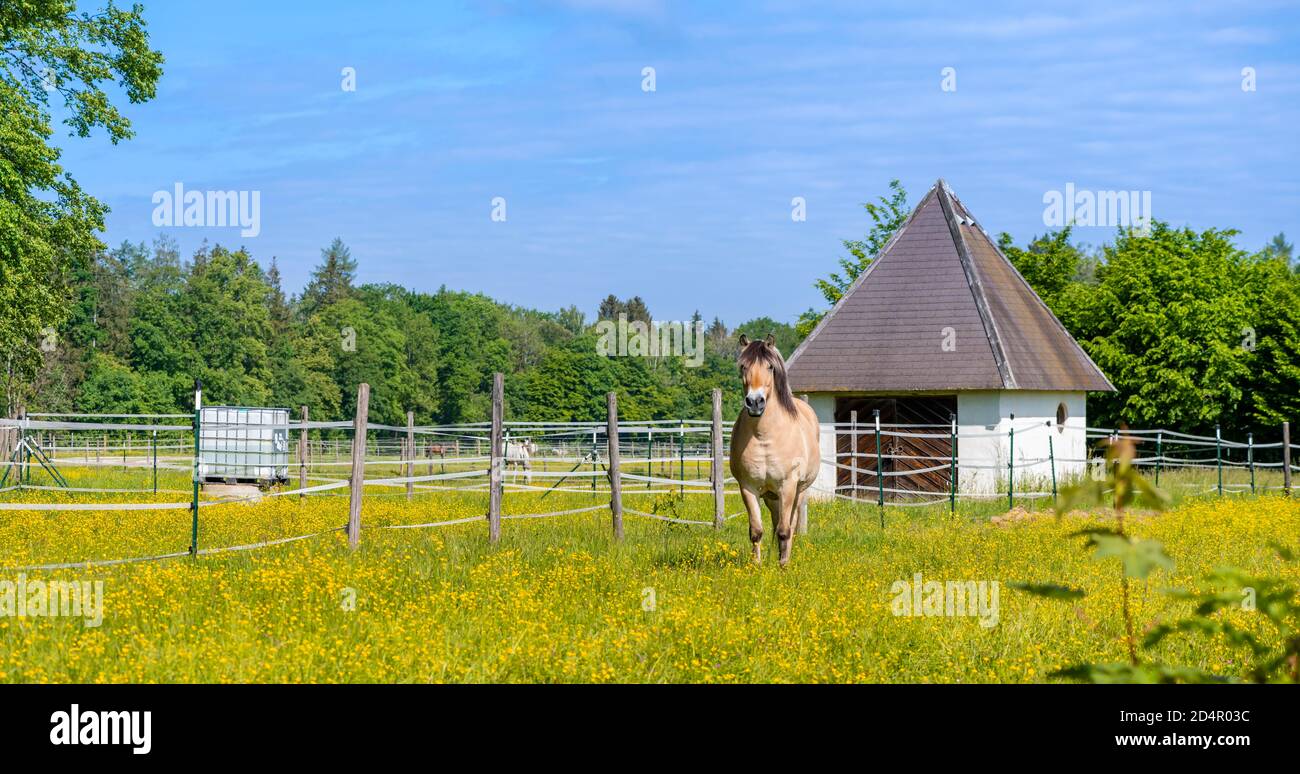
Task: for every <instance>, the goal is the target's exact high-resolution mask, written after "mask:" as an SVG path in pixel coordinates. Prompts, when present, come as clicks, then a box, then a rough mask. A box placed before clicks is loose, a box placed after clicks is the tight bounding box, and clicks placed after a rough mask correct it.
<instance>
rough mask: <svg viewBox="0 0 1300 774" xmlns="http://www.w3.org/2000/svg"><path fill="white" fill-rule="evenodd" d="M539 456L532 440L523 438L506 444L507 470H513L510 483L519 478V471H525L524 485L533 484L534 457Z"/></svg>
mask: <svg viewBox="0 0 1300 774" xmlns="http://www.w3.org/2000/svg"><path fill="white" fill-rule="evenodd" d="M535 456H537V444H536V443H535V442H534V441H533V439H531V438H521V439H519V440H512V441H508V442H506V470H508V471H509V470H513V471H514V474H513V475H512V476H511V477H510V482H511V483H514V482H515V481H517V480H518V478H519V471H520V470H522V471H524V483H525V484H531V483H533V457H535Z"/></svg>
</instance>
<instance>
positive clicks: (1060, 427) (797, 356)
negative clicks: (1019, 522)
mask: <svg viewBox="0 0 1300 774" xmlns="http://www.w3.org/2000/svg"><path fill="white" fill-rule="evenodd" d="M787 365H788V370H789V376H790V386H791V388H792V389H793V390H794V391H795V392H796V393H799V394H805V395H806V396H807V398H808V400H809V402H810V403H811V404H812V407H813V409H814V410H815V411H816V412H817V417H818V420H819V421H820V423H821V449H822V467H821V472H820V475H819V476H818V479H817V483H816V485H815V495H814V496H823V497H825V496H830V493H831V492H839V493H842V494H852V493H855V491H856V494H857V495H858V496H860V497H863V498H868V499H874V498H875V497H876V496H877V486H878V484H877V479H876V477H875V471H876V465H877V459H876V454H877V451H876V434H875V424H874V423H875V412H876V411H879V412H880V414H879V419H880V422H881V425H882V429H884V430H885V431H886V433H887V434H886V435H883V436H881V447H882V449H881V459H880V465H881V468H882V470H883V472H884V473H885V474H886V476H887V477H886V478H885V487H886V488H888V489H895V490H902V491H903V492H905V493H909V494H910V493H914V495H915V498H922V499H924V496H925V495H926V494H940V493H943V494H946V493H947V492H948V491H949V486H950V480H951V475H950V471H951V466H950V465H949V464H946V462H947V461H948V460H950V459H952V458H953V457H955V459H956V467H957V470H958V473H957V478H958V481H957V489H958V491H960V492H964V493H992V492H996V491H1000V490H1001V491H1005V488H1006V482H1007V469H1008V464H1009V463H1011V462H1012V461H1013V454H1014V462H1015V465H1016V473H1015V477H1016V481H1017V486H1016V488H1017V489H1020V488H1022V487H1021V482H1024V483H1031V482H1032V481H1033V480H1035V479H1037V480H1041V481H1044V482H1045V481H1046V479H1047V478H1048V477H1049V476H1050V474H1051V471H1050V469H1049V463H1048V461H1047V460H1048V455H1049V450H1048V438H1049V437H1050V438H1051V439H1052V453H1053V455H1054V458H1055V471H1056V474H1057V477H1058V478H1060V479H1062V480H1064V479H1067V478H1069V477H1071V476H1074V475H1078V474H1080V473H1082V472H1083V469H1084V464H1085V463H1084V460H1085V459H1086V456H1087V440H1086V432H1085V428H1086V427H1087V394H1088V392H1090V391H1091V392H1113V391H1114V390H1115V388H1114V386H1113V385H1112V384H1111V383H1110V381H1109V380H1108V379H1107V378H1106V376H1105V375H1104V374H1103V373H1102V372H1101V370H1100V369H1099V368H1098V367H1097V365H1096V364H1095V363H1093V362H1092V359H1091V358H1089V357H1088V355H1087V353H1085V352H1084V351H1083V348H1082V347H1080V346H1079V344H1078V342H1076V341H1075V340H1074V337H1072V336H1071V335H1070V334H1069V332H1068V331H1066V330H1065V327H1064V326H1063V325H1061V322H1060V321H1059V320H1057V319H1056V317H1055V315H1053V314H1052V312H1051V311H1050V310H1049V309H1048V308H1047V305H1046V304H1044V303H1043V301H1042V299H1040V298H1039V297H1038V295H1037V294H1036V293H1034V291H1033V289H1032V288H1030V287H1029V283H1027V282H1026V281H1025V279H1024V278H1023V277H1021V276H1020V273H1019V272H1017V271H1016V269H1015V268H1014V267H1013V266H1012V265H1011V262H1010V261H1009V260H1007V258H1006V256H1005V255H1003V254H1002V251H1001V250H999V249H998V247H997V244H996V243H995V242H994V241H993V240H992V239H991V238H990V237H989V235H988V234H987V233H986V232H985V231H984V229H983V228H981V227H980V225H979V223H978V222H977V221H976V220H975V218H974V216H972V215H971V214H970V212H969V211H968V210H967V209H966V208H965V207H964V206H963V205H962V203H961V201H960V200H959V199H958V198H957V197H956V196H955V195H954V194H953V193H952V191H951V190H950V189H949V188H948V186H947V184H946V183H944V181H943V180H940V181H938V182H937V183H935V185H934V187H932V188H931V189H930V190H929V192H927V193H926V195H925V197H924V198H923V199H922V200H921V203H920V204H918V205H917V207H916V209H915V210H913V211H912V213H911V215H910V216H909V217H908V218H907V221H906V222H905V223H904V224H903V226H902V227H901V228H900V229H899V230H898V232H897V233H895V234H894V236H893V238H891V239H890V241H889V243H888V244H887V245H885V247H884V249H883V250H881V251H880V253H879V254H878V255H877V256H876V257H875V260H874V261H872V263H871V265H870V266H869V267H868V268H867V270H866V271H864V272H863V273H862V274H861V275H859V276H858V278H857V280H856V281H855V282H854V283H853V285H852V286H851V287H850V288H849V290H848V292H846V293H845V294H844V296H843V298H841V299H840V301H839V303H837V304H836V305H835V306H834V308H832V309H831V311H830V312H829V313H827V315H826V316H825V317H824V318H823V319H822V321H821V323H820V324H819V325H818V326H817V328H816V329H815V330H814V331H813V332H812V333H811V334H810V335H809V336H808V338H807V339H805V340H804V342H803V343H802V344H800V345H799V347H798V349H796V350H795V351H794V353H793V354H792V355H791V356H790V358H789V360H788V363H787ZM954 416H955V420H956V426H957V436H958V437H957V441H956V448H955V449H954V448H953V446H954V443H953V441H952V440H951V433H950V423H951V421H952V418H953V417H954ZM1013 417H1014V419H1013ZM855 418H856V420H857V424H856V425H854V419H855ZM891 425H894V426H896V425H912V426H913V427H912V428H898V427H890V426H891ZM1013 426H1014V428H1015V441H1014V444H1013V443H1012V442H1011V438H1010V436H1011V433H1010V432H1009V431H1010V430H1011V428H1012V427H1013ZM894 433H897V435H895V434H894ZM1013 446H1014V450H1013ZM832 450H834V451H833V454H834V457H833V459H834V460H835V462H834V463H833V462H832V461H831V460H832ZM855 450H856V452H857V453H856V454H854V453H853V452H854V451H855ZM891 474H892V475H891ZM855 481H856V483H857V487H858V488H857V489H856V490H855V488H854V483H855ZM892 494H893V497H891V498H890V499H900V494H899V493H898V492H895V493H892ZM909 494H902V495H901V499H915V498H909Z"/></svg>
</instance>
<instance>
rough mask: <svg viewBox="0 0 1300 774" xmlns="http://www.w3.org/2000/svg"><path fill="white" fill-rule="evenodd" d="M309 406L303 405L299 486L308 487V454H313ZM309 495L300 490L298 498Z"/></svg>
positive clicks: (299, 443)
mask: <svg viewBox="0 0 1300 774" xmlns="http://www.w3.org/2000/svg"><path fill="white" fill-rule="evenodd" d="M307 416H308V413H307V407H306V406H303V407H302V429H301V430H299V431H298V488H299V489H306V488H307V456H308V455H309V454H311V451H310V449H311V444H310V442H309V441H308V440H307ZM306 496H307V495H306V494H304V493H302V492H299V493H298V499H299V500H301V499H303V498H304V497H306Z"/></svg>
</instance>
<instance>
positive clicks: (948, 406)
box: [835, 395, 957, 501]
mask: <svg viewBox="0 0 1300 774" xmlns="http://www.w3.org/2000/svg"><path fill="white" fill-rule="evenodd" d="M877 409H879V410H880V423H881V425H882V426H884V425H919V427H901V428H900V427H882V430H888V431H894V432H901V433H908V434H920V435H934V436H938V437H935V438H913V437H908V436H896V435H884V434H882V435H881V437H880V445H881V447H882V449H881V455H882V456H881V459H880V468H881V471H882V472H883V473H901V474H902V475H896V476H892V475H887V476H885V477H884V481H885V488H886V489H896V490H905V491H904V493H902V494H900V493H898V492H885V500H887V501H888V500H909V499H915V497H914V496H913V495H912V494H911V493H913V492H915V493H916V495H917V496H919V495H927V496H932V495H936V494H946V493H947V492H948V487H949V484H950V480H951V476H950V474H951V470H950V467H949V464H948V463H949V461H950V460H951V458H952V455H953V453H954V452H955V449H953V446H952V441H951V439H950V438H949V429H950V427H951V425H950V421H949V420H950V417H951V416H952V415H953V414H955V413H957V398H956V396H954V395H937V396H932V395H925V396H899V397H871V396H858V397H843V398H836V399H835V423H836V424H837V425H839V428H838V430H837V432H836V435H835V458H836V461H838V462H839V463H840V465H844V466H848V469H846V468H844V467H838V468H836V472H837V475H836V489H837V491H840V492H842V493H844V494H848V495H850V496H854V497H858V498H860V499H863V500H875V499H876V498H877V497H878V496H879V494H878V493H879V490H878V488H877V487H878V481H877V479H876V475H875V473H876V425H875V416H874V412H875V411H876V410H877ZM854 411H856V412H857V418H858V425H857V433H856V434H855V433H854V432H853V430H852V428H851V427H849V426H848V423H849V422H851V421H852V418H853V412H854ZM855 435H856V438H857V444H856V447H857V454H856V455H855V454H853V453H852V452H853V449H854V437H855ZM854 467H856V470H854V469H853V468H854ZM908 471H912V472H908ZM855 479H856V484H857V487H856V490H855V489H854V481H855Z"/></svg>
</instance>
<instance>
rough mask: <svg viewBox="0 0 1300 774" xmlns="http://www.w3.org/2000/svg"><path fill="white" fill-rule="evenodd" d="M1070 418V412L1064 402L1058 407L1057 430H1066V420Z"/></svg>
mask: <svg viewBox="0 0 1300 774" xmlns="http://www.w3.org/2000/svg"><path fill="white" fill-rule="evenodd" d="M1069 418H1070V412H1069V411H1067V410H1066V408H1065V404H1064V403H1062V404H1060V405H1058V406H1057V407H1056V432H1058V433H1064V432H1065V420H1067V419H1069Z"/></svg>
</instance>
